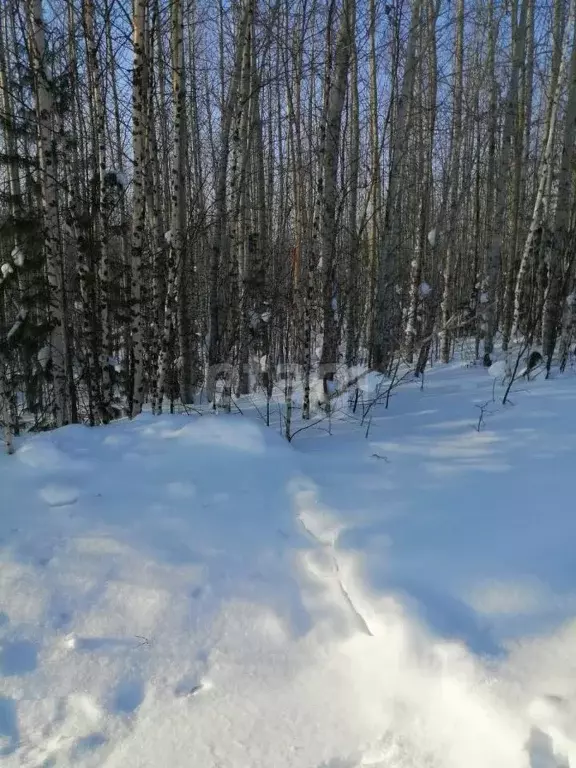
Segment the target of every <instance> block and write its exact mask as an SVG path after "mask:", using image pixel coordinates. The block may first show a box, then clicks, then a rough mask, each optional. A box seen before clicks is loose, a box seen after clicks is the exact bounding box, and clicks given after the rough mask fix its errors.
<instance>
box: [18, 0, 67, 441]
mask: <svg viewBox="0 0 576 768" xmlns="http://www.w3.org/2000/svg"><path fill="white" fill-rule="evenodd" d="M28 14H29V25H30V26H29V28H30V40H29V45H30V50H31V57H32V69H33V74H34V91H35V101H36V115H37V122H38V156H39V164H40V183H41V191H42V210H43V241H44V242H43V246H44V258H45V264H46V275H47V280H48V287H49V289H50V297H49V309H48V318H49V323H50V325H51V327H52V332H51V349H50V358H51V362H52V375H53V379H54V404H53V415H54V422H55V424H56V426H58V427H60V426H62V425H63V424H66V423H67V420H68V408H67V381H66V357H67V355H66V345H65V333H64V323H65V317H64V308H65V295H64V291H65V289H64V284H63V272H62V252H61V248H60V231H59V224H58V186H57V185H58V179H57V166H56V153H57V149H56V134H55V126H54V104H53V95H52V94H53V90H52V83H51V78H50V72H49V65H48V57H47V50H46V38H45V32H44V29H45V27H44V19H43V15H42V0H28Z"/></svg>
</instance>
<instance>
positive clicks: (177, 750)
mask: <svg viewBox="0 0 576 768" xmlns="http://www.w3.org/2000/svg"><path fill="white" fill-rule="evenodd" d="M367 389H369V387H367ZM492 393H493V380H492V378H491V377H490V376H489V374H488V373H487V372H486V371H485V370H484V369H482V368H480V367H465V366H463V365H453V366H447V367H438V368H437V369H433V370H432V371H431V372H429V373H428V374H427V376H426V379H425V382H424V386H423V388H421V387H420V384H419V383H418V382H411V383H407V384H405V385H403V386H402V387H399V388H397V389H395V390H394V393H393V395H392V398H391V402H390V406H389V408H388V410H385V409H384V407H383V405H378V406H375V407H374V408H373V409H371V411H370V413H371V415H372V421H371V422H370V429H369V434H368V437H366V427H367V423H366V422H365V423H364V425H363V426H361V425H360V424H359V422H358V420H357V419H356V417H358V415H359V411H357V413H356V415H355V418H352V417H351V416H347V417H346V418H341V417H336V418H335V419H334V420H333V423H332V424H331V425H330V431H331V432H332V434H331V435H329V434H328V433H327V432H326V431H324V429H325V428H326V426H327V425H326V422H323V423H322V424H321V425H320V427H322V429H320V427H319V428H312V429H308V430H305V431H303V432H302V433H300V434H298V435H296V437H295V438H294V440H293V442H292V444H291V445H289V444H288V443H286V442H285V441H284V440H283V439H282V438H281V437H280V436H279V435H278V434H277V431H275V430H274V429H273V428H268V429H267V428H266V427H264V426H262V424H261V423H259V422H258V419H257V417H256V416H254V415H250V414H248V415H246V411H247V410H249V409H247V408H243V410H244V411H245V415H243V416H242V415H240V414H236V415H231V416H222V415H218V416H210V415H204V416H198V415H192V416H164V417H160V418H153V417H151V416H143V417H141V418H139V419H137V420H135V421H134V422H128V421H125V422H118V423H115V424H113V425H111V426H108V427H103V428H96V429H89V428H84V427H66V428H64V429H61V430H58V431H57V432H53V433H50V434H42V435H37V436H35V437H32V438H29V439H26V440H24V441H22V442H21V443H20V445H19V449H18V451H17V452H16V454H15V455H14V456H11V457H9V456H2V457H0V762H1V764H2V766H6V768H13V767H14V766H29V767H30V768H32V767H33V766H38V768H39V767H40V766H44V767H45V768H48V766H53V767H54V768H57V767H58V766H81V767H82V768H88V767H89V766H103V767H104V768H137V767H139V766H146V767H147V768H148V767H149V768H157V766H160V765H162V766H169V767H170V768H189V767H190V766H195V767H198V768H358V767H359V766H381V768H384V767H386V768H523V767H525V768H528V767H529V768H555V767H558V766H568V765H569V760H571V761H572V765H573V766H575V765H576V554H575V552H574V548H575V544H576V503H575V500H574V499H575V491H574V482H573V478H574V472H575V468H576V464H575V461H574V457H575V455H576V377H575V376H574V374H573V373H572V371H570V372H567V373H566V374H565V375H564V376H562V377H557V378H555V379H553V380H550V381H544V380H543V379H542V377H540V378H539V379H537V380H535V381H529V382H526V381H521V382H518V383H516V384H515V385H514V387H513V390H512V393H511V400H512V404H509V405H506V406H502V405H501V399H502V395H503V388H502V386H501V384H500V383H499V381H496V387H495V395H496V401H495V402H490V401H491V399H492ZM369 396H370V394H369V393H366V397H369ZM481 405H485V407H484V409H483V412H482V418H481V423H480V424H479V418H480V416H481V412H480V411H481V409H480V408H479V407H478V406H481ZM478 427H479V428H480V429H479V431H478V430H477V428H478Z"/></svg>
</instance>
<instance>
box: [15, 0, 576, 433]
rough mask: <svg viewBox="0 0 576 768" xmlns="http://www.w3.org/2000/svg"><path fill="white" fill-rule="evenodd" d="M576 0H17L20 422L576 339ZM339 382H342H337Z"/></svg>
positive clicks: (302, 404) (548, 361)
mask: <svg viewBox="0 0 576 768" xmlns="http://www.w3.org/2000/svg"><path fill="white" fill-rule="evenodd" d="M574 17H575V7H574V0H545V1H544V2H536V0H133V4H132V5H130V3H129V0H3V2H2V4H1V7H0V116H1V120H0V265H1V267H0V270H1V271H0V421H1V422H2V425H3V427H4V429H5V431H6V439H7V441H8V443H9V442H10V440H11V436H12V435H13V434H17V433H18V431H19V430H22V429H24V428H34V429H46V428H49V427H52V426H60V425H63V424H67V423H74V422H80V421H81V422H85V423H89V424H98V423H102V422H107V421H109V420H111V419H114V418H117V417H119V416H121V415H126V414H127V415H130V416H136V415H138V414H139V413H140V412H141V410H142V409H143V408H151V409H152V410H153V411H154V412H156V413H160V412H162V409H166V408H170V407H172V408H173V407H174V406H175V404H179V405H180V406H191V405H193V404H194V403H195V402H198V399H199V398H204V399H206V400H207V401H209V402H213V401H214V402H215V399H216V392H217V391H218V392H219V398H220V399H219V407H228V408H229V407H231V403H233V402H234V400H235V398H237V397H239V396H241V395H244V394H248V393H254V392H259V393H261V394H262V395H265V396H267V397H268V398H272V397H276V398H277V399H279V400H280V401H282V402H283V403H284V404H285V405H284V407H285V412H286V418H287V419H288V420H289V419H290V418H291V413H292V407H293V403H292V393H293V391H294V389H295V388H298V387H299V388H300V389H301V391H302V393H303V397H302V399H301V401H299V405H297V406H296V405H294V407H298V408H299V409H300V416H301V417H302V418H304V419H306V418H309V417H310V409H311V404H310V400H311V395H310V380H311V376H312V375H313V374H314V375H315V376H319V377H320V379H321V380H322V381H323V384H324V389H325V393H326V400H327V403H328V406H327V407H329V401H330V395H331V393H332V392H333V391H334V389H335V385H334V380H335V376H336V373H337V371H339V370H341V369H343V368H344V369H346V370H348V371H349V378H348V381H349V383H350V384H351V385H353V382H354V379H355V375H356V374H355V372H356V371H358V370H361V369H364V370H376V371H381V372H390V371H392V370H393V369H394V366H397V365H398V363H399V362H402V364H406V365H408V366H409V367H410V369H411V370H412V371H413V373H414V374H415V375H422V374H423V373H424V371H425V369H426V367H427V366H428V365H430V364H433V363H436V362H437V361H442V362H448V361H450V360H451V358H452V357H453V355H454V353H455V350H456V349H457V348H458V344H459V343H460V342H461V340H462V339H467V340H475V350H476V357H477V359H478V361H479V364H480V365H481V364H484V365H490V363H491V362H492V360H493V354H494V348H495V345H498V348H500V346H501V347H502V348H503V349H504V350H506V349H508V348H512V347H514V348H515V349H516V348H518V345H521V347H522V349H525V350H526V352H527V353H529V352H530V351H533V350H538V351H539V352H540V353H541V355H542V358H543V361H544V363H545V365H546V367H547V369H548V371H549V370H550V367H551V366H552V365H554V366H556V365H559V366H560V367H561V368H563V367H564V366H565V365H566V364H567V362H568V361H569V360H570V357H571V347H573V345H574V338H573V335H574V331H575V329H574V315H575V313H576V303H575V302H574V296H575V294H574V256H575V254H576V250H575V238H574V234H575V226H576V195H575V171H576V165H575V162H574V148H575V140H576V135H575V131H576V25H575V18H574ZM339 380H340V379H339Z"/></svg>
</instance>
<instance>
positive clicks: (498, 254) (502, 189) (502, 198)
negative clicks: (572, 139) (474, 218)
mask: <svg viewBox="0 0 576 768" xmlns="http://www.w3.org/2000/svg"><path fill="white" fill-rule="evenodd" d="M519 4H520V10H519V18H518V5H519ZM513 12H514V14H515V17H516V18H517V23H516V27H515V30H514V40H513V52H512V68H511V72H510V81H509V85H508V93H507V95H506V102H505V113H504V127H503V132H502V149H501V153H500V163H499V169H498V174H497V176H496V194H495V210H494V222H493V225H492V232H491V238H490V247H489V251H488V260H487V265H486V291H485V298H486V327H485V329H484V365H491V363H492V360H491V355H492V352H493V349H494V336H495V333H496V321H497V300H498V281H499V277H500V274H501V269H502V240H503V230H504V221H505V214H506V205H507V201H508V174H509V171H510V155H511V147H512V140H513V135H514V121H515V119H516V114H517V108H518V80H519V75H520V67H521V65H522V61H523V59H524V55H525V47H526V12H527V0H515V2H514V10H513Z"/></svg>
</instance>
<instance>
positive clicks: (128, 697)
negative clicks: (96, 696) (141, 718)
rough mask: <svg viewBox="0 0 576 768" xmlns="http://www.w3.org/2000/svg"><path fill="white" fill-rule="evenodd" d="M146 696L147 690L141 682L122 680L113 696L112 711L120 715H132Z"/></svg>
mask: <svg viewBox="0 0 576 768" xmlns="http://www.w3.org/2000/svg"><path fill="white" fill-rule="evenodd" d="M145 696H146V689H145V687H144V684H143V683H142V681H141V680H130V679H127V680H122V681H121V682H120V683H119V684H118V686H117V687H116V689H115V690H114V692H113V694H112V702H111V710H112V712H115V713H117V714H120V715H131V714H132V713H133V712H135V711H136V710H137V709H138V707H139V706H140V705H141V704H142V702H143V701H144V697H145Z"/></svg>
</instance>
